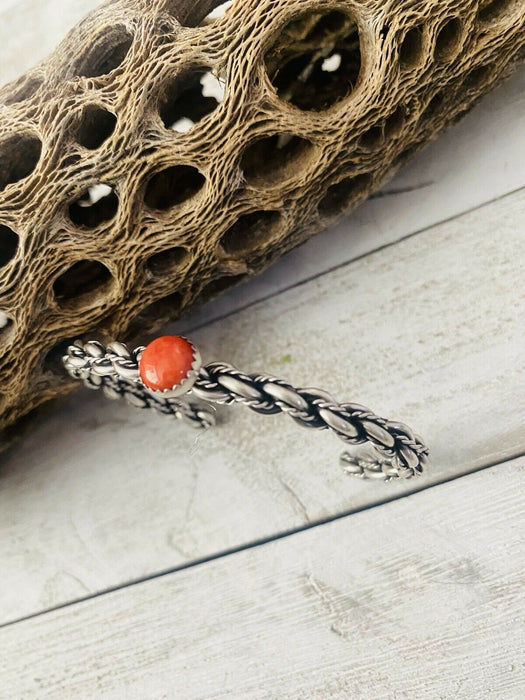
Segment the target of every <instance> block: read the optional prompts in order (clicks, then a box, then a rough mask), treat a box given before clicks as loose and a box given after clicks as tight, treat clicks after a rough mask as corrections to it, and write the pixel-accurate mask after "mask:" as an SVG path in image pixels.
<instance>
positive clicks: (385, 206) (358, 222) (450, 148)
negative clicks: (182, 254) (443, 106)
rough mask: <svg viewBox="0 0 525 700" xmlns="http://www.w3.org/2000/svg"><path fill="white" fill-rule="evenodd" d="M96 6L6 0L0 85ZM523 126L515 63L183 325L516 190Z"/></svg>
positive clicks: (522, 90)
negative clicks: (376, 188)
mask: <svg viewBox="0 0 525 700" xmlns="http://www.w3.org/2000/svg"><path fill="white" fill-rule="evenodd" d="M99 4H100V2H99V0H74V1H72V0H53V1H52V3H50V2H46V4H45V6H44V5H42V3H41V1H40V0H14V3H13V7H11V8H10V11H9V12H6V13H4V17H3V18H2V20H3V21H2V22H1V23H0V82H5V81H7V80H11V79H14V78H15V77H17V76H18V75H20V74H21V73H23V72H24V71H26V70H28V69H29V68H30V67H31V66H33V65H34V63H35V62H37V61H38V60H40V59H42V58H44V57H45V56H46V54H47V53H48V52H49V51H50V50H51V48H52V47H53V46H54V45H55V44H57V43H58V41H59V40H60V39H62V37H63V35H64V34H65V33H66V31H67V30H68V29H70V28H71V27H72V26H73V25H74V24H75V23H76V22H77V21H78V20H79V19H80V18H81V17H82V15H84V14H87V13H88V12H89V11H90V10H92V9H94V7H96V6H97V5H99ZM2 7H3V6H2ZM42 26H45V31H44V32H42ZM13 42H16V45H15V44H13ZM524 129H525V66H520V67H519V68H518V69H517V71H516V72H515V74H514V75H513V76H511V77H510V78H509V80H507V81H506V82H505V83H504V84H503V85H501V86H500V87H498V88H497V89H496V90H494V92H492V93H491V95H490V97H488V98H487V99H485V100H482V101H481V102H480V103H479V104H478V105H477V106H476V107H475V108H474V109H473V110H472V112H471V113H469V114H468V115H466V116H465V117H464V119H463V120H462V121H461V122H460V123H459V124H456V125H455V126H454V127H452V128H451V129H449V130H448V131H447V132H446V133H444V134H442V135H441V137H440V139H439V140H438V141H437V142H436V143H433V144H431V145H429V146H427V148H425V149H424V150H423V151H422V152H420V153H418V154H417V155H416V156H415V157H414V159H413V161H411V163H410V164H408V165H407V166H406V167H405V168H403V169H402V170H401V172H399V173H398V174H397V175H396V176H395V177H394V179H393V180H392V181H391V182H390V183H389V184H388V185H386V186H385V187H384V188H383V189H382V190H381V192H379V193H378V194H377V195H376V196H375V197H374V198H372V199H371V200H369V201H367V202H366V203H365V204H363V205H362V206H361V207H360V208H359V209H358V211H356V212H355V213H354V214H353V215H352V217H351V218H350V219H348V220H345V221H343V222H342V223H340V224H339V225H337V226H332V227H331V228H330V229H329V230H328V231H327V232H326V233H325V234H323V236H322V237H320V238H319V237H315V238H313V239H310V240H309V241H308V242H307V243H305V244H304V245H303V246H301V247H300V248H298V249H296V250H295V251H292V252H291V253H290V254H288V255H287V256H286V257H285V258H284V259H282V260H280V261H279V262H277V263H276V264H275V265H274V266H273V267H272V268H270V269H269V270H267V271H266V272H265V273H263V274H262V275H259V276H258V277H256V278H254V279H252V280H250V282H249V283H247V284H243V285H241V286H240V287H236V288H234V289H232V290H230V291H228V292H225V293H224V294H223V295H222V296H221V297H219V298H217V299H215V300H213V302H210V303H209V304H206V305H205V306H204V307H203V308H202V310H199V311H198V312H194V313H192V315H191V324H192V325H195V324H198V323H204V322H206V321H209V320H212V319H214V318H217V317H220V316H222V315H224V314H225V313H230V312H231V311H233V310H235V309H238V308H241V307H242V306H244V305H245V304H246V303H251V302H254V301H257V300H259V299H261V298H264V297H265V296H268V295H271V294H275V293H277V292H279V291H280V290H282V289H284V288H288V287H290V286H293V285H294V284H297V283H298V282H301V281H304V280H305V279H307V278H308V277H311V276H313V275H317V274H319V273H321V272H323V271H326V270H328V269H330V268H331V267H334V266H336V265H339V264H341V263H343V262H348V261H349V260H352V259H353V258H355V257H357V256H360V255H364V254H366V253H368V252H370V251H372V250H374V249H376V248H378V247H380V246H383V245H385V244H389V243H392V242H394V241H396V240H399V239H400V238H403V237H404V236H406V235H408V234H411V233H414V232H415V231H420V230H423V229H424V228H426V227H428V226H432V225H434V224H437V223H439V222H441V221H443V220H444V219H449V218H453V217H454V216H457V215H459V214H462V213H464V212H465V211H467V210H469V209H472V208H474V207H477V206H479V205H481V204H484V203H485V202H487V201H489V200H493V199H496V198H497V197H500V196H502V195H505V194H508V193H509V192H511V191H514V190H517V189H519V188H520V187H524V186H525V170H524V168H523V158H524V157H525V154H524V145H523V132H524Z"/></svg>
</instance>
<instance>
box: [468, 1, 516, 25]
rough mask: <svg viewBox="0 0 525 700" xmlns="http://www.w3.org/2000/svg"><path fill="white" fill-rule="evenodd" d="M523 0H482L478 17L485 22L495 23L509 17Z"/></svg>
mask: <svg viewBox="0 0 525 700" xmlns="http://www.w3.org/2000/svg"><path fill="white" fill-rule="evenodd" d="M521 3H522V0H482V2H481V3H480V5H479V10H478V19H479V21H480V22H482V23H483V24H493V23H495V22H499V21H500V20H504V19H507V17H509V16H510V15H511V14H512V13H513V12H514V10H515V9H519V7H520V6H522V5H521Z"/></svg>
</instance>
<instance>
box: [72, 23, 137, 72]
mask: <svg viewBox="0 0 525 700" xmlns="http://www.w3.org/2000/svg"><path fill="white" fill-rule="evenodd" d="M132 43H133V37H132V35H131V34H130V33H129V32H128V31H127V29H126V28H125V27H122V26H121V27H119V26H116V27H110V28H106V29H105V31H104V32H102V33H101V34H99V36H97V37H95V38H94V39H93V40H92V42H91V44H90V46H89V47H88V48H87V50H86V52H85V54H84V56H82V58H81V60H80V61H79V63H78V64H77V67H76V71H75V75H78V76H81V77H84V78H96V77H98V76H101V75H107V74H108V73H111V72H112V71H114V70H115V69H116V68H118V67H119V66H120V65H121V64H122V63H123V61H124V59H125V58H126V56H127V55H128V52H129V50H130V48H131V44H132Z"/></svg>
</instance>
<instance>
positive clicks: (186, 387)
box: [137, 335, 202, 399]
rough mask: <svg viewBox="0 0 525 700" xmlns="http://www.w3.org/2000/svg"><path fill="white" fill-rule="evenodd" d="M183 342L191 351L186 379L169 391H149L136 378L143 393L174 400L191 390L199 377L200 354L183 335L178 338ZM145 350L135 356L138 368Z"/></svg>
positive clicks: (147, 387)
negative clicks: (191, 358) (190, 360)
mask: <svg viewBox="0 0 525 700" xmlns="http://www.w3.org/2000/svg"><path fill="white" fill-rule="evenodd" d="M179 337H180V338H182V339H183V340H185V341H186V342H187V343H188V344H189V345H190V346H191V349H192V352H193V362H192V363H191V369H190V371H189V372H188V374H187V375H186V377H185V378H184V379H183V380H182V382H181V383H180V384H176V385H175V386H173V387H172V388H171V389H163V390H160V389H150V387H149V386H146V385H145V384H144V382H143V381H142V379H141V378H140V375H139V378H138V383H139V384H140V385H141V386H142V387H143V388H144V390H145V391H147V392H149V393H150V394H152V395H153V396H162V398H164V399H176V398H177V397H179V396H184V394H188V393H189V392H190V391H191V390H192V388H193V385H194V384H195V382H196V381H197V377H198V376H199V371H200V369H201V367H202V358H201V354H200V352H199V350H198V348H196V347H195V345H194V344H193V343H192V342H191V340H188V338H185V337H184V336H183V335H181V336H179ZM144 350H145V348H142V349H141V352H140V353H138V354H137V362H138V365H139V367H140V358H141V357H142V353H143V352H144Z"/></svg>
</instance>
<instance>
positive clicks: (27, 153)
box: [0, 133, 42, 192]
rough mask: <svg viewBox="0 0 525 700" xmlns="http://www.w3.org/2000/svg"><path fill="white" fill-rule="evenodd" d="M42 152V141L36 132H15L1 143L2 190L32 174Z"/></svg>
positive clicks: (0, 170) (0, 186)
mask: <svg viewBox="0 0 525 700" xmlns="http://www.w3.org/2000/svg"><path fill="white" fill-rule="evenodd" d="M41 153H42V141H40V139H39V138H38V137H37V136H35V135H34V134H27V133H26V134H15V135H14V136H11V137H9V138H8V139H6V140H5V141H4V142H3V143H0V192H1V191H2V190H4V189H5V188H6V187H7V186H8V185H12V184H14V183H15V182H19V181H20V180H23V179H24V178H26V177H28V176H29V175H31V173H32V172H33V170H34V169H35V168H36V166H37V164H38V161H39V160H40V154H41Z"/></svg>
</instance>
